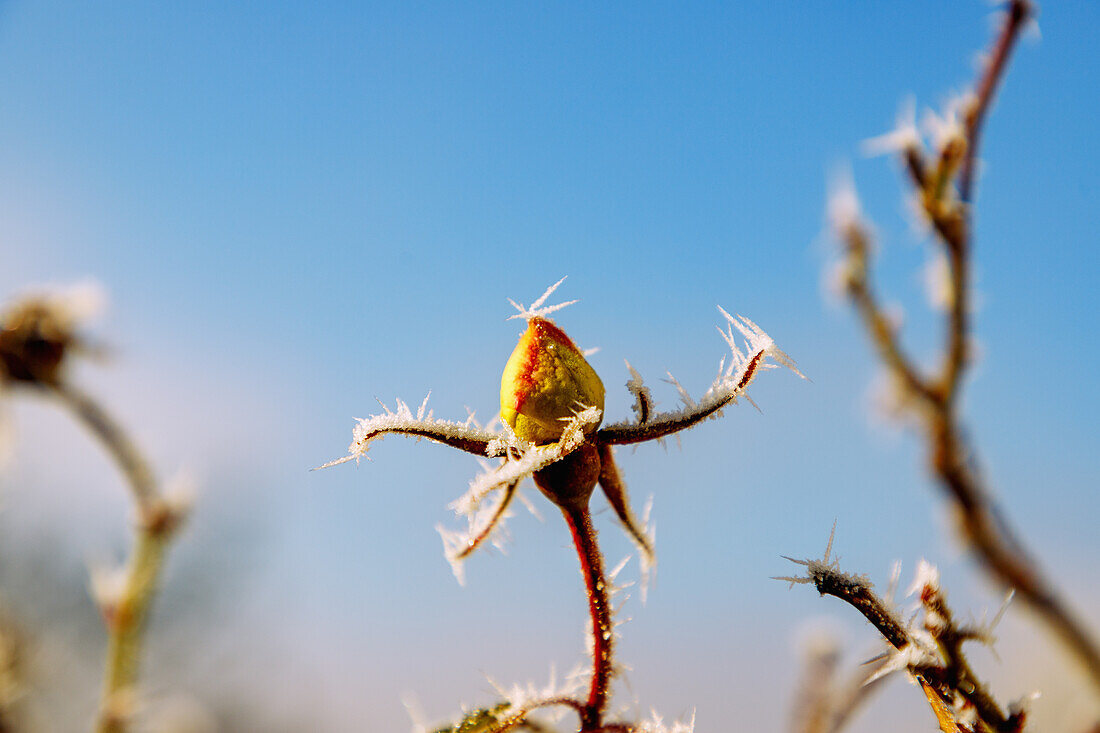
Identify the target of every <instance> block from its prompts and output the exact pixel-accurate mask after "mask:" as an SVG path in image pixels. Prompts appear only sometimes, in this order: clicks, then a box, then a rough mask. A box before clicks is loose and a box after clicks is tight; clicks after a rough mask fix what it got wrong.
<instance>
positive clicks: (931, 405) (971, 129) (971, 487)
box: [834, 0, 1100, 689]
mask: <svg viewBox="0 0 1100 733" xmlns="http://www.w3.org/2000/svg"><path fill="white" fill-rule="evenodd" d="M1032 13H1033V8H1032V6H1031V4H1030V3H1029V2H1027V0H1013V1H1012V2H1011V3H1010V4H1009V5H1008V9H1007V10H1006V12H1005V18H1004V21H1003V23H1002V26H1001V30H1000V33H999V34H998V36H997V39H996V41H995V42H994V45H993V50H992V52H991V55H990V57H989V61H988V63H987V64H986V65H985V68H984V70H983V72H982V74H981V75H980V76H979V79H978V81H977V83H976V85H975V89H976V91H975V92H974V93H973V94H972V95H971V96H969V97H968V98H967V99H966V100H965V102H964V103H963V107H962V109H963V119H962V122H961V124H955V123H954V122H953V113H950V114H948V115H946V121H945V122H943V123H942V124H943V130H941V133H942V134H941V135H940V138H939V139H938V140H937V141H936V146H937V149H936V150H935V151H934V154H933V155H931V156H929V155H927V154H926V152H925V150H924V148H923V145H922V144H921V142H920V140H919V138H917V137H916V136H915V135H907V136H903V137H902V138H900V139H902V140H904V144H903V145H901V150H900V152H901V155H902V162H903V165H904V166H905V169H906V170H907V171H908V172H909V176H910V179H911V181H912V183H913V185H914V187H915V188H916V189H917V193H918V200H919V204H920V207H921V210H922V212H923V213H924V215H925V216H926V217H927V218H928V221H929V223H930V224H931V226H932V230H933V231H934V232H935V234H936V237H937V239H938V240H939V242H940V245H941V246H942V248H943V252H944V255H945V257H946V261H947V265H948V276H947V282H946V283H945V285H946V287H947V292H948V298H947V303H948V313H947V319H946V320H947V324H946V335H945V343H944V346H943V355H942V359H941V366H940V368H939V371H938V373H936V374H933V375H930V376H926V375H923V374H922V373H921V371H920V370H919V369H918V367H917V366H916V365H915V364H914V362H913V361H912V359H911V358H910V357H908V356H907V355H906V354H905V353H904V350H903V349H902V347H901V345H900V343H899V337H898V334H897V333H896V329H895V328H894V327H893V325H892V324H891V323H890V321H889V319H888V318H887V316H886V314H885V312H884V310H883V309H882V307H881V306H880V305H879V303H878V301H877V299H876V298H875V297H874V294H873V289H872V287H871V285H870V277H869V274H868V271H869V261H870V251H871V247H870V234H869V227H868V226H867V225H866V224H865V223H864V222H863V220H862V219H861V218H860V215H859V214H858V211H857V210H856V207H852V210H851V211H849V212H847V213H848V215H847V216H845V217H843V218H841V219H840V220H838V221H835V222H834V223H835V225H836V228H837V234H838V237H839V238H840V239H841V241H842V242H843V243H844V245H845V256H846V265H847V267H846V270H845V273H846V281H845V286H846V289H847V292H848V295H849V297H850V298H851V300H852V302H853V305H854V306H855V308H856V310H857V311H858V312H859V314H860V316H861V318H862V320H863V322H864V326H865V328H866V330H867V331H868V334H869V336H870V339H871V341H872V343H873V344H874V346H875V348H876V349H877V350H878V352H879V356H880V358H881V359H882V361H883V363H884V364H885V366H886V367H887V369H888V370H889V371H890V373H891V374H892V375H893V377H894V379H895V382H896V384H897V385H898V387H899V389H900V392H901V396H902V398H903V399H902V401H901V402H902V405H903V406H904V407H905V408H906V409H908V410H909V411H910V412H911V413H913V414H915V415H916V416H917V417H918V419H919V420H920V422H921V423H922V424H923V428H924V432H925V435H926V439H927V442H928V446H929V453H930V462H931V467H932V470H933V472H934V473H935V475H936V477H937V478H938V480H939V482H940V484H941V486H942V487H943V488H944V490H945V491H946V492H947V494H948V495H949V496H950V497H951V499H952V501H953V502H954V505H955V508H956V509H957V511H958V516H959V522H960V527H961V530H962V533H963V535H964V537H965V539H966V540H967V541H968V543H969V544H970V546H971V547H973V548H974V551H975V552H976V554H977V556H978V558H979V559H980V561H981V563H982V564H983V565H984V567H985V568H986V570H987V571H988V572H989V574H990V575H991V576H992V577H993V578H995V579H996V580H997V581H998V582H1000V583H1001V584H1003V585H1004V586H1006V587H1008V588H1013V589H1015V590H1016V591H1018V592H1019V594H1020V597H1021V598H1022V599H1023V601H1024V602H1025V603H1026V604H1027V605H1028V607H1029V608H1031V609H1032V610H1033V611H1035V612H1036V613H1037V614H1038V615H1039V617H1040V618H1041V619H1042V620H1043V621H1044V622H1045V623H1046V624H1047V625H1048V626H1049V627H1050V628H1051V629H1052V630H1053V631H1054V632H1055V634H1056V635H1057V636H1058V637H1059V638H1060V639H1061V641H1062V642H1063V644H1064V645H1065V646H1066V648H1067V649H1068V650H1070V651H1071V652H1072V654H1073V655H1074V656H1075V657H1076V658H1077V659H1078V660H1079V661H1080V663H1081V664H1082V665H1083V667H1084V668H1085V670H1086V671H1087V673H1088V674H1089V676H1090V677H1091V679H1092V682H1093V684H1094V685H1095V686H1096V687H1097V688H1098V689H1100V647H1098V646H1097V644H1096V642H1095V640H1094V639H1093V638H1092V637H1091V636H1090V634H1089V633H1088V632H1087V631H1086V629H1085V628H1084V626H1083V625H1082V624H1081V623H1080V622H1079V621H1078V620H1077V619H1076V618H1075V617H1074V615H1073V614H1072V613H1071V612H1070V610H1069V608H1068V607H1067V606H1066V605H1065V603H1064V602H1063V601H1062V600H1061V599H1060V598H1059V597H1058V595H1057V594H1056V592H1055V591H1054V589H1053V587H1052V586H1051V584H1050V583H1049V581H1048V580H1047V578H1046V576H1045V575H1044V573H1043V572H1042V570H1041V569H1040V568H1039V567H1038V565H1037V564H1036V563H1035V562H1034V561H1033V560H1032V559H1031V557H1030V556H1029V553H1028V552H1027V551H1026V550H1025V549H1024V546H1023V544H1022V542H1021V541H1020V539H1019V538H1018V537H1017V535H1016V533H1015V532H1014V531H1013V530H1012V529H1011V528H1010V527H1009V526H1008V525H1007V523H1006V522H1005V521H1004V520H1003V518H1002V517H1001V515H1000V513H999V512H998V510H997V507H996V506H995V505H994V503H993V501H992V500H991V499H990V497H989V494H988V492H987V491H986V489H985V487H984V486H983V485H982V481H981V479H980V476H979V475H978V472H977V469H976V468H975V463H976V461H975V458H974V456H973V455H972V452H971V450H970V447H969V446H968V445H967V443H966V440H965V438H964V432H963V429H962V426H961V424H960V421H959V416H958V410H957V406H958V403H959V397H960V394H961V387H960V384H961V381H962V377H963V376H964V374H965V373H966V369H967V367H968V366H969V363H970V355H969V353H968V352H969V349H968V342H969V340H970V324H969V314H970V312H971V303H972V292H971V283H970V256H971V252H972V249H973V242H972V225H971V218H972V211H971V204H970V201H971V197H972V189H973V178H974V173H973V171H974V168H975V166H976V162H975V161H976V160H977V153H978V143H979V139H980V134H981V130H982V126H983V122H984V120H985V117H986V114H987V112H988V109H989V106H990V103H991V100H992V97H993V92H994V91H995V89H996V87H997V85H998V83H999V81H1000V79H1001V78H1002V77H1003V76H1004V73H1005V70H1006V68H1007V63H1008V59H1009V55H1010V53H1011V51H1012V48H1013V47H1014V45H1015V42H1016V40H1017V38H1018V36H1019V34H1020V31H1021V29H1022V28H1023V27H1024V25H1025V24H1026V21H1027V20H1028V19H1029V18H1031V16H1032ZM956 180H957V189H956V188H955V186H953V185H952V184H953V183H954V182H955V181H956Z"/></svg>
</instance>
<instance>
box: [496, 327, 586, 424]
mask: <svg viewBox="0 0 1100 733" xmlns="http://www.w3.org/2000/svg"><path fill="white" fill-rule="evenodd" d="M603 405H604V389H603V382H601V381H600V378H599V376H598V375H597V374H596V372H595V370H593V369H592V367H591V366H590V365H589V363H588V362H587V361H586V360H585V358H584V354H582V353H581V352H580V350H579V349H577V347H576V346H575V345H574V344H573V342H572V341H571V340H570V339H569V337H568V336H566V335H565V334H564V333H563V332H562V330H561V329H559V328H558V327H557V326H555V325H554V324H553V323H551V322H550V321H548V320H546V319H544V318H538V317H535V318H531V319H529V320H528V322H527V330H526V331H525V332H524V334H523V335H522V336H521V337H520V339H519V343H518V344H516V348H515V351H513V352H512V356H511V357H510V358H509V359H508V364H507V365H505V367H504V375H503V376H502V377H501V379H500V417H501V419H502V420H504V421H505V422H506V423H508V425H510V426H511V427H512V429H513V430H514V431H515V433H516V435H517V436H519V437H521V438H523V439H525V440H529V441H531V442H532V443H535V444H542V443H551V442H553V441H556V440H557V439H558V438H559V437H561V434H562V430H563V429H564V428H565V423H566V421H568V420H569V418H571V417H572V416H573V415H574V414H575V413H576V412H577V411H578V410H579V409H582V407H595V408H597V409H599V410H600V411H601V412H602V411H603ZM595 427H596V426H595V425H593V426H592V429H594V428H595Z"/></svg>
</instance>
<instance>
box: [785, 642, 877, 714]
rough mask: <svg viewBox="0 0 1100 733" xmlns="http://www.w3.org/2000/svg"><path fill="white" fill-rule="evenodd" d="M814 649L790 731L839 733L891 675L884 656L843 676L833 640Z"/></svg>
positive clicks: (811, 651) (798, 695)
mask: <svg viewBox="0 0 1100 733" xmlns="http://www.w3.org/2000/svg"><path fill="white" fill-rule="evenodd" d="M823 644H824V646H821V645H818V646H819V648H815V649H811V650H810V651H809V653H808V655H807V660H806V666H805V669H804V671H803V674H802V680H803V681H802V683H801V685H800V686H799V690H798V692H797V693H796V694H795V701H794V706H793V710H792V716H791V728H790V730H791V733H836V732H837V731H840V730H842V729H843V728H844V726H845V725H847V724H848V722H849V721H850V720H851V719H852V718H853V716H854V715H855V713H856V712H858V711H859V709H860V708H861V707H862V706H863V704H864V702H866V701H867V700H868V699H869V698H870V697H871V695H872V694H873V693H874V692H875V691H877V690H878V689H879V687H881V685H882V683H883V682H884V681H885V680H886V679H888V677H889V673H890V671H889V670H887V669H886V668H885V666H886V664H887V660H886V659H885V658H882V659H878V660H875V661H874V663H868V664H866V665H861V668H860V669H859V670H858V672H857V673H855V674H850V675H849V676H848V677H847V678H846V679H838V678H839V677H840V674H839V673H840V670H839V662H840V656H841V655H840V649H839V647H837V646H836V645H835V644H833V643H832V640H831V639H830V640H826V641H825V642H823Z"/></svg>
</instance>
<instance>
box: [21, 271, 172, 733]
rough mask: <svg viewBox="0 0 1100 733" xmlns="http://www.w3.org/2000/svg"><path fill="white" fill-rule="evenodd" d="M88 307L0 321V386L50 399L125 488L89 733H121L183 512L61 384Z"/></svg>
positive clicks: (69, 300)
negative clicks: (101, 671)
mask: <svg viewBox="0 0 1100 733" xmlns="http://www.w3.org/2000/svg"><path fill="white" fill-rule="evenodd" d="M94 300H97V298H96V297H91V298H89V297H87V293H83V294H81V293H80V292H71V293H69V294H65V293H57V294H52V295H51V294H46V295H36V296H30V297H26V298H23V299H22V300H19V301H16V302H15V303H14V304H12V305H11V306H10V307H9V308H7V309H6V310H5V311H4V312H3V313H0V386H6V385H8V384H12V385H20V386H22V387H26V388H29V389H34V390H40V391H43V392H45V393H47V394H49V395H51V396H53V397H54V398H56V399H57V400H58V401H59V402H60V403H61V404H62V405H63V406H64V407H66V408H67V409H68V410H69V411H70V412H71V413H72V414H73V416H74V417H75V418H76V419H77V420H78V421H79V422H80V423H82V424H83V425H84V426H85V427H86V428H88V430H90V431H91V433H92V434H93V435H94V436H95V437H96V438H97V439H98V440H99V442H100V443H101V444H102V445H103V447H104V448H105V449H106V450H107V452H108V453H109V454H110V455H111V457H112V458H113V459H114V461H115V463H116V464H117V465H118V467H119V470H120V471H121V472H122V474H123V476H124V477H125V479H126V482H127V483H128V484H129V487H130V492H131V494H132V496H133V501H134V505H135V507H136V510H137V522H136V530H135V531H136V537H135V540H134V549H133V551H132V553H131V555H130V558H129V561H128V563H127V565H126V568H125V572H124V575H123V576H122V582H121V584H116V583H114V582H110V583H100V584H98V586H99V587H93V590H94V591H95V594H96V596H97V597H96V600H97V601H98V602H99V603H100V607H101V611H102V614H103V618H104V621H105V623H106V625H107V631H108V650H107V664H106V671H105V680H104V685H103V697H102V700H101V703H100V711H99V717H98V721H97V723H96V730H97V731H98V732H99V733H124V731H126V730H127V729H128V728H129V721H130V718H131V714H132V712H133V708H134V705H135V701H136V695H137V691H136V687H137V681H138V668H139V664H140V660H141V652H142V643H143V638H144V631H145V625H146V621H147V619H148V614H149V608H150V605H151V604H152V601H153V597H154V596H155V595H156V591H157V587H158V581H159V578H160V572H161V568H162V566H163V564H164V554H165V551H166V549H167V547H168V544H169V542H170V541H171V539H172V537H173V535H174V534H175V531H176V529H178V528H179V526H180V525H181V524H182V523H183V520H184V518H185V515H186V513H187V507H186V503H185V502H184V501H182V500H181V499H180V498H175V497H168V496H165V495H164V494H163V493H162V492H161V491H160V489H159V488H158V486H157V481H156V477H155V475H154V473H153V471H152V469H151V468H150V466H149V463H148V461H146V460H145V458H144V456H142V454H141V452H140V451H139V450H138V448H137V446H136V445H135V444H134V442H133V440H131V439H130V437H129V436H128V435H127V433H126V431H125V430H123V429H122V427H121V426H120V425H119V424H118V423H117V422H115V420H114V419H113V418H112V417H111V416H110V414H108V412H107V411H106V410H105V409H104V408H103V407H102V406H101V405H100V404H99V403H98V402H97V401H96V400H95V399H93V398H92V397H91V396H90V395H88V394H86V393H85V392H83V391H82V390H80V389H78V388H77V387H76V386H74V385H73V384H72V383H71V382H70V381H69V380H68V378H67V376H66V371H67V369H66V367H67V364H68V362H69V361H71V359H70V358H68V357H69V355H70V354H71V353H72V352H74V351H79V350H81V348H82V347H83V346H84V344H85V343H86V342H85V340H84V339H83V338H82V337H81V336H80V335H79V334H78V333H77V328H76V327H77V325H78V323H79V322H80V320H82V318H84V317H86V315H88V314H87V313H86V310H87V307H88V303H89V302H90V301H94ZM94 581H95V578H93V586H96V585H97V584H96V583H95V582H94Z"/></svg>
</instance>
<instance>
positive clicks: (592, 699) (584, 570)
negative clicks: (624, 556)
mask: <svg viewBox="0 0 1100 733" xmlns="http://www.w3.org/2000/svg"><path fill="white" fill-rule="evenodd" d="M562 513H563V514H564V515H565V521H566V522H568V524H569V529H570V531H571V532H572V533H573V544H574V545H575V546H576V548H577V557H578V559H579V560H580V563H581V574H582V575H583V576H584V584H585V590H586V591H587V594H588V613H589V615H590V617H591V622H592V686H591V688H590V689H589V692H588V702H587V703H586V704H585V706H584V710H583V712H582V713H581V731H582V732H583V731H595V730H599V729H600V728H601V726H602V722H601V721H602V718H603V713H604V710H605V709H606V708H607V700H608V692H609V688H610V686H611V675H612V663H611V646H612V642H613V639H614V629H613V626H612V622H611V602H610V598H609V594H608V590H609V589H608V583H607V579H606V578H605V577H604V571H603V556H602V555H601V554H600V548H599V545H598V544H597V542H596V530H595V529H594V528H593V527H592V515H591V514H590V513H589V511H588V506H587V505H581V506H562Z"/></svg>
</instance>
